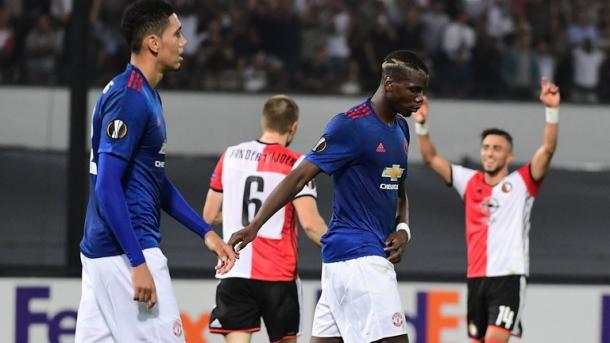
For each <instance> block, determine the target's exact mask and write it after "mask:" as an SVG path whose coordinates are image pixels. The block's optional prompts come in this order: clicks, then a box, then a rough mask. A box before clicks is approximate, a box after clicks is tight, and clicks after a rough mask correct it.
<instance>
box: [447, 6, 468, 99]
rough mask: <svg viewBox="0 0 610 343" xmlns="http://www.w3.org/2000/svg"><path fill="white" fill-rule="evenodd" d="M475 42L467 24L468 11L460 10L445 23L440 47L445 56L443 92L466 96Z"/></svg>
mask: <svg viewBox="0 0 610 343" xmlns="http://www.w3.org/2000/svg"><path fill="white" fill-rule="evenodd" d="M475 43H476V35H475V32H474V30H473V29H472V28H471V27H470V26H469V25H468V13H466V12H465V11H462V12H460V13H458V14H457V15H456V18H455V20H454V21H452V22H451V23H450V24H449V25H447V27H446V29H445V32H444V34H443V41H442V49H443V54H444V57H445V59H444V60H445V62H446V63H445V65H444V68H443V67H442V68H441V70H443V72H444V73H443V78H444V80H445V83H444V84H443V86H445V87H446V88H445V89H443V90H444V91H445V93H447V92H449V91H451V92H452V93H453V94H452V95H457V96H466V95H468V92H469V91H470V89H471V84H472V65H471V62H472V50H473V48H474V46H475Z"/></svg>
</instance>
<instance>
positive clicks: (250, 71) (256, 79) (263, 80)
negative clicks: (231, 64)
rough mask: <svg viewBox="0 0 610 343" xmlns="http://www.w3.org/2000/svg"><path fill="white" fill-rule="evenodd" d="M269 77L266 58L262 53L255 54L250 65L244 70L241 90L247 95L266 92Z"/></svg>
mask: <svg viewBox="0 0 610 343" xmlns="http://www.w3.org/2000/svg"><path fill="white" fill-rule="evenodd" d="M268 86H269V77H268V70H267V63H266V57H265V54H264V53H263V52H258V53H256V54H255V55H254V56H253V58H252V63H251V64H249V65H248V66H247V67H246V68H245V69H244V74H243V89H244V91H246V92H248V93H256V92H262V91H265V90H267V87H268Z"/></svg>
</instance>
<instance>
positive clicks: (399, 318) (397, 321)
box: [392, 312, 405, 328]
mask: <svg viewBox="0 0 610 343" xmlns="http://www.w3.org/2000/svg"><path fill="white" fill-rule="evenodd" d="M404 318H405V316H404V315H403V314H401V313H400V312H396V313H394V315H393V316H392V324H394V326H396V327H397V328H399V327H401V326H402V324H403V323H404Z"/></svg>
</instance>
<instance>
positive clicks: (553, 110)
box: [530, 80, 561, 180]
mask: <svg viewBox="0 0 610 343" xmlns="http://www.w3.org/2000/svg"><path fill="white" fill-rule="evenodd" d="M540 101H541V102H542V103H543V104H544V105H545V106H546V124H545V126H544V134H543V136H542V145H541V146H540V147H539V148H538V150H536V152H535V153H534V156H533V157H532V161H531V165H530V167H531V168H530V170H531V173H532V177H533V178H534V180H541V179H542V178H543V177H544V175H545V174H546V172H547V170H548V169H549V165H550V163H551V158H552V157H553V154H554V153H555V149H556V148H557V137H558V134H559V125H558V123H559V103H560V101H561V96H560V94H559V87H557V85H555V84H554V83H552V82H549V81H547V80H542V81H541V82H540Z"/></svg>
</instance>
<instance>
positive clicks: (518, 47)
mask: <svg viewBox="0 0 610 343" xmlns="http://www.w3.org/2000/svg"><path fill="white" fill-rule="evenodd" d="M512 38H515V39H516V42H515V43H513V42H512ZM501 68H502V78H503V79H504V82H505V83H506V85H507V86H508V88H509V89H510V94H512V96H513V97H518V98H524V99H526V98H530V97H531V96H532V94H533V92H535V90H536V86H537V85H538V82H539V80H540V71H539V69H538V64H537V59H536V54H535V53H534V51H533V49H532V38H531V35H530V34H529V32H523V33H521V34H519V35H517V36H516V37H511V39H509V46H508V49H507V51H506V52H505V53H504V55H503V58H502V67H501Z"/></svg>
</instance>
